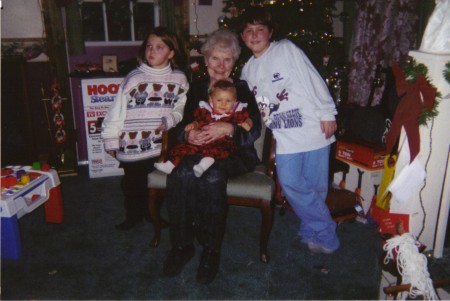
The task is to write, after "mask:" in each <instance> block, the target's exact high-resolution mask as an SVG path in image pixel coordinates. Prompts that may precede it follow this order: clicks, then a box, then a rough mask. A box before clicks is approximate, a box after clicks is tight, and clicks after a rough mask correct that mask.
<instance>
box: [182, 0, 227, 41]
mask: <svg viewBox="0 0 450 301" xmlns="http://www.w3.org/2000/svg"><path fill="white" fill-rule="evenodd" d="M222 9H223V2H222V0H212V5H198V0H190V1H189V33H190V34H191V35H203V34H209V33H211V32H212V31H214V30H216V29H218V28H219V24H218V19H219V17H220V16H222V15H224V13H223V12H222ZM195 20H197V22H195Z"/></svg>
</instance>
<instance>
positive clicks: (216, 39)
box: [201, 28, 241, 62]
mask: <svg viewBox="0 0 450 301" xmlns="http://www.w3.org/2000/svg"><path fill="white" fill-rule="evenodd" d="M213 50H218V51H222V52H225V51H231V53H232V54H233V60H234V62H236V60H237V59H238V58H239V55H240V54H241V47H240V46H239V39H238V36H237V34H236V33H234V32H232V31H230V30H228V29H223V28H221V29H218V30H216V31H214V32H212V33H211V34H210V35H208V37H207V38H206V42H205V43H204V44H203V46H202V50H201V52H202V54H203V56H204V57H205V60H206V61H207V60H208V58H209V57H210V56H211V53H212V52H213Z"/></svg>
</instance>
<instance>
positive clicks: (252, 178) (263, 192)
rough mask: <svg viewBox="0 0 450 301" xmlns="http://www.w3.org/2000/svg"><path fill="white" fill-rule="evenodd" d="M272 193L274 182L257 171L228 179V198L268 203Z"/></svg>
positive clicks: (273, 191)
mask: <svg viewBox="0 0 450 301" xmlns="http://www.w3.org/2000/svg"><path fill="white" fill-rule="evenodd" d="M274 193H275V182H274V181H273V180H272V179H271V178H270V177H269V176H267V175H265V174H264V173H260V172H258V171H254V172H249V173H246V174H243V175H241V176H239V177H236V178H232V179H228V184H227V195H228V196H236V197H245V198H250V199H260V200H267V201H270V200H271V199H272V196H273V194H274Z"/></svg>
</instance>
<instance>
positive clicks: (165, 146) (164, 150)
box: [158, 131, 170, 163]
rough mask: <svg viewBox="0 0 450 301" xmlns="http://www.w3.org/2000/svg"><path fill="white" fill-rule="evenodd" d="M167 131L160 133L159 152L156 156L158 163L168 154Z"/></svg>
mask: <svg viewBox="0 0 450 301" xmlns="http://www.w3.org/2000/svg"><path fill="white" fill-rule="evenodd" d="M169 139H170V137H169V131H165V132H163V134H162V142H161V154H160V155H159V158H158V163H162V162H165V161H166V157H167V156H168V152H169V144H170V143H169Z"/></svg>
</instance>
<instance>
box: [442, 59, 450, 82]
mask: <svg viewBox="0 0 450 301" xmlns="http://www.w3.org/2000/svg"><path fill="white" fill-rule="evenodd" d="M445 68H446V69H445V70H444V72H442V73H443V74H444V78H445V80H446V81H447V83H449V84H450V62H448V63H447V64H445Z"/></svg>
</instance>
